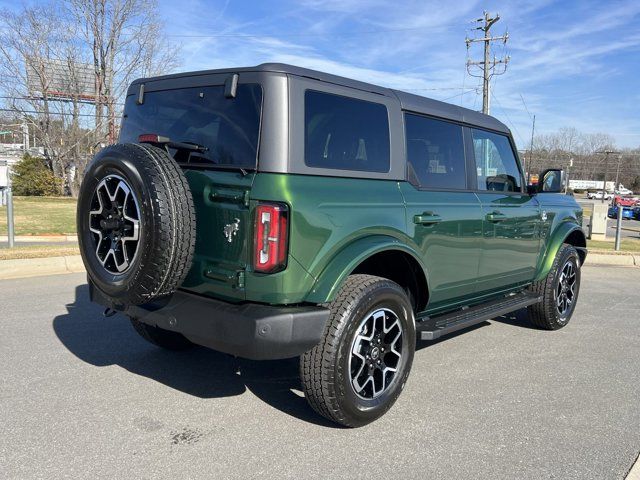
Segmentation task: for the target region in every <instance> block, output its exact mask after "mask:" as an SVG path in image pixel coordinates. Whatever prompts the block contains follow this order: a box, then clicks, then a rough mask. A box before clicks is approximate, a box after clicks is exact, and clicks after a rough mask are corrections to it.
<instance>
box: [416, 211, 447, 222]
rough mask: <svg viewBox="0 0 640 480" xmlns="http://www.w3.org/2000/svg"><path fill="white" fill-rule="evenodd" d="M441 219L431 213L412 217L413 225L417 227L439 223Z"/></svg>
mask: <svg viewBox="0 0 640 480" xmlns="http://www.w3.org/2000/svg"><path fill="white" fill-rule="evenodd" d="M441 221H442V217H441V216H440V215H437V214H435V213H433V212H424V213H423V214H421V215H414V216H413V223H416V224H418V225H433V224H434V223H440V222H441Z"/></svg>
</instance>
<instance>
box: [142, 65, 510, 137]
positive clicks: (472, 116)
mask: <svg viewBox="0 0 640 480" xmlns="http://www.w3.org/2000/svg"><path fill="white" fill-rule="evenodd" d="M242 72H265V73H269V72H270V73H284V74H287V75H295V76H298V77H305V78H311V79H314V80H319V81H322V82H327V83H333V84H336V85H342V86H345V87H349V88H355V89H358V90H364V91H367V92H373V93H376V94H379V95H384V96H386V97H395V98H397V99H398V100H399V102H400V105H401V107H402V108H403V109H404V110H408V111H411V112H416V113H422V114H426V115H433V116H436V117H441V118H446V119H449V120H454V121H458V122H464V123H468V124H470V125H475V126H478V127H483V128H488V129H491V130H497V131H500V132H504V133H509V129H508V128H507V126H506V125H505V124H504V123H502V122H500V121H499V120H498V119H496V118H494V117H492V116H490V115H485V114H483V113H480V112H476V111H475V110H470V109H468V108H463V107H459V106H457V105H452V104H450V103H446V102H441V101H439V100H434V99H431V98H427V97H423V96H421V95H414V94H412V93H407V92H403V91H401V90H394V89H391V88H385V87H381V86H378V85H374V84H371V83H367V82H361V81H359V80H353V79H351V78H346V77H341V76H338V75H333V74H330V73H325V72H320V71H317V70H311V69H308V68H302V67H296V66H295V65H288V64H286V63H262V64H260V65H256V66H255V67H242V68H224V69H217V70H200V71H196V72H184V73H175V74H171V75H163V76H158V77H151V78H139V79H137V80H135V81H134V82H133V83H132V86H133V85H135V84H139V83H145V82H149V81H155V80H169V79H179V78H181V77H193V76H201V75H202V76H204V75H212V74H221V73H222V74H224V73H242Z"/></svg>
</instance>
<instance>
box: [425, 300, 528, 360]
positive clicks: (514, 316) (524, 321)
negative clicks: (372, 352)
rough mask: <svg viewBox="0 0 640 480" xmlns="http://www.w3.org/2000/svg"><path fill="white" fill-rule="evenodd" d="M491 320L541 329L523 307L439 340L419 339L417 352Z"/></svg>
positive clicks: (489, 323)
mask: <svg viewBox="0 0 640 480" xmlns="http://www.w3.org/2000/svg"><path fill="white" fill-rule="evenodd" d="M491 322H500V323H504V324H507V325H512V326H514V327H522V328H527V329H532V330H539V329H538V328H537V327H536V326H534V325H533V324H532V323H531V322H530V321H529V319H528V317H527V309H526V308H523V309H521V310H517V311H515V312H511V313H507V314H506V315H501V316H500V317H496V318H492V319H491V320H489V321H486V322H480V323H477V324H475V325H472V326H470V327H467V328H464V329H462V330H458V331H457V332H454V333H450V334H449V335H444V336H442V337H440V338H438V339H437V340H420V339H418V341H417V343H416V352H417V351H418V350H422V349H424V348H427V347H433V346H434V345H437V344H439V343H441V342H446V341H447V340H451V339H453V338H456V337H457V336H459V335H465V334H467V333H470V332H472V331H474V330H477V329H479V328H483V327H488V326H491Z"/></svg>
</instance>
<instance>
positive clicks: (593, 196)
mask: <svg viewBox="0 0 640 480" xmlns="http://www.w3.org/2000/svg"><path fill="white" fill-rule="evenodd" d="M587 198H588V199H590V200H602V191H599V192H589V193H587ZM612 198H613V193H611V192H607V193H606V195H605V197H604V199H605V200H611V199H612Z"/></svg>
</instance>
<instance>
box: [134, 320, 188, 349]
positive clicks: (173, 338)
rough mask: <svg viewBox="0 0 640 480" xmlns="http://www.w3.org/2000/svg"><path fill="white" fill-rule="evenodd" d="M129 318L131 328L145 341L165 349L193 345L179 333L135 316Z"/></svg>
mask: <svg viewBox="0 0 640 480" xmlns="http://www.w3.org/2000/svg"><path fill="white" fill-rule="evenodd" d="M129 320H131V325H133V329H134V330H135V331H136V332H138V334H139V335H140V336H141V337H142V338H144V339H145V340H146V341H147V342H149V343H151V344H153V345H155V346H156V347H160V348H164V349H165V350H186V349H188V348H191V347H193V346H194V344H193V343H191V342H190V341H189V340H187V338H186V337H185V336H184V335H182V334H180V333H177V332H171V331H169V330H165V329H163V328H160V327H153V326H151V325H147V324H146V323H142V322H141V321H139V320H136V319H135V318H129Z"/></svg>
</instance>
